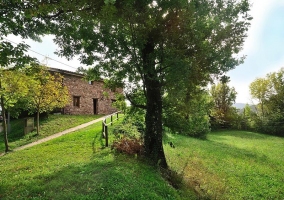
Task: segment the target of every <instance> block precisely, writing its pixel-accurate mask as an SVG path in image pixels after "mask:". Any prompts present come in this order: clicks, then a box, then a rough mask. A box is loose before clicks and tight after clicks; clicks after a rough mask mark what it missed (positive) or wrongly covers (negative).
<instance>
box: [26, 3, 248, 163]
mask: <svg viewBox="0 0 284 200" xmlns="http://www.w3.org/2000/svg"><path fill="white" fill-rule="evenodd" d="M248 11H249V3H248V1H247V0H241V1H235V0H234V1H224V0H222V1H202V2H200V1H199V0H193V1H179V0H174V1H170V2H168V1H140V0H139V1H138V0H137V1H110V0H108V1H104V0H98V1H91V0H85V1H78V2H76V5H74V4H72V3H71V4H70V3H66V2H65V1H60V2H53V1H52V2H46V3H45V4H43V3H40V2H38V3H36V2H34V4H33V6H31V7H29V8H27V9H26V10H24V12H23V13H24V15H31V14H30V13H32V14H33V15H32V16H33V18H31V19H35V21H37V22H43V24H44V25H46V27H47V29H49V33H52V34H55V35H56V39H55V42H56V43H57V45H58V46H59V48H60V49H59V51H58V52H57V53H58V55H60V56H65V57H67V58H71V57H73V56H75V55H79V56H80V60H81V62H82V63H83V64H87V65H93V64H97V63H99V64H97V65H96V66H95V67H94V71H95V74H96V76H95V77H98V76H97V75H98V74H99V76H100V77H104V78H106V79H108V80H110V82H111V83H110V85H113V84H115V85H117V84H118V85H123V86H124V87H125V88H126V93H127V97H128V98H129V100H130V102H131V103H132V104H133V105H134V106H137V107H139V108H144V109H147V112H146V115H145V118H146V126H147V128H146V131H145V139H146V138H148V140H145V143H146V147H147V148H146V149H147V152H151V153H150V154H152V155H150V154H149V156H155V155H158V154H159V152H161V151H160V149H162V144H161V141H162V140H161V139H160V138H161V137H162V128H161V127H162V120H161V118H162V103H163V102H162V99H161V98H162V95H163V94H164V92H167V91H169V90H173V89H174V88H175V89H180V88H181V89H182V90H184V89H185V88H187V87H191V86H196V85H201V86H205V85H206V83H208V81H210V79H211V76H212V75H216V76H219V75H222V74H223V73H224V72H227V71H228V70H230V69H233V68H234V67H235V66H237V65H238V64H240V63H241V62H242V61H243V58H237V57H236V56H235V54H238V53H239V51H240V49H241V48H242V44H243V41H244V38H245V37H246V31H247V28H248V26H249V21H250V20H251V17H250V16H249V15H248V13H247V12H248ZM137 99H138V100H143V101H142V102H137V101H136V100H137ZM153 116H156V117H153ZM193 121H194V120H193ZM198 121H200V119H198ZM152 142H157V144H155V145H152ZM150 148H155V149H150ZM162 157H163V158H162ZM155 159H156V160H155V162H157V161H158V160H161V159H162V160H163V161H164V162H163V163H164V164H165V158H164V156H163V153H161V155H160V157H159V158H158V157H157V158H155Z"/></svg>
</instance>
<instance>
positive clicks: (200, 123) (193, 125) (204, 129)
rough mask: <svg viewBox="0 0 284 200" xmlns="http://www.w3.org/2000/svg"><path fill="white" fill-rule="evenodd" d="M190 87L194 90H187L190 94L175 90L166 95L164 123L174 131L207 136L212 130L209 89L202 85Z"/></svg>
mask: <svg viewBox="0 0 284 200" xmlns="http://www.w3.org/2000/svg"><path fill="white" fill-rule="evenodd" d="M189 89H191V90H192V91H191V92H190V93H189V92H187V94H188V95H184V94H185V92H182V91H180V90H179V91H177V90H175V91H171V92H169V93H167V94H166V95H165V96H164V98H163V101H164V105H163V108H164V111H163V120H164V125H165V126H166V127H168V128H170V129H171V131H172V132H174V133H179V134H183V135H188V136H192V137H198V138H205V136H206V134H207V133H208V132H209V131H210V123H209V110H210V109H211V106H212V104H211V102H210V96H209V93H208V91H206V90H204V89H201V88H200V87H196V88H187V90H189ZM180 95H181V96H180Z"/></svg>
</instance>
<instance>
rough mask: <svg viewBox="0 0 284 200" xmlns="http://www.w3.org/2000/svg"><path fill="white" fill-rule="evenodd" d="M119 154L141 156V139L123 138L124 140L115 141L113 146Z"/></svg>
mask: <svg viewBox="0 0 284 200" xmlns="http://www.w3.org/2000/svg"><path fill="white" fill-rule="evenodd" d="M111 148H112V149H115V150H116V151H117V152H119V153H126V154H128V155H135V154H137V155H141V154H142V153H143V144H142V141H141V139H137V138H129V137H127V136H123V137H122V138H120V139H118V140H115V141H114V142H113V144H112V146H111Z"/></svg>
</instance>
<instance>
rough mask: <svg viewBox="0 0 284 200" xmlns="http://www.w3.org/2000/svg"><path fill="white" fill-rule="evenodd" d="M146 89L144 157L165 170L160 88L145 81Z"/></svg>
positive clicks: (156, 82)
mask: <svg viewBox="0 0 284 200" xmlns="http://www.w3.org/2000/svg"><path fill="white" fill-rule="evenodd" d="M146 89H147V105H146V107H147V109H146V116H145V122H146V132H145V136H144V145H145V156H146V157H147V158H149V159H150V161H151V162H152V163H153V164H154V165H158V166H160V167H162V168H167V167H168V165H167V161H166V157H165V153H164V148H163V129H162V96H161V86H160V83H159V82H158V81H155V80H147V79H146Z"/></svg>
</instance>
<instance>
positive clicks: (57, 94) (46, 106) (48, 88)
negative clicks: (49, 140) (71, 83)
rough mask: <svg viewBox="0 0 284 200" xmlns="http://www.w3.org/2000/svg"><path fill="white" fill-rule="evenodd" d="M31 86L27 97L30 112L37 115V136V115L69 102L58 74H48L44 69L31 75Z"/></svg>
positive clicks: (66, 90)
mask: <svg viewBox="0 0 284 200" xmlns="http://www.w3.org/2000/svg"><path fill="white" fill-rule="evenodd" d="M32 79H33V84H32V85H31V87H30V91H29V96H28V97H27V104H28V105H27V107H28V110H30V112H36V113H37V134H39V114H40V113H43V112H48V111H52V110H54V109H55V108H62V107H64V106H65V105H66V104H67V103H68V100H69V95H68V89H67V87H66V86H64V85H63V77H62V76H61V75H60V74H57V73H56V74H54V75H52V74H50V73H49V72H48V70H47V69H46V68H45V67H40V68H39V71H38V72H36V73H33V74H32Z"/></svg>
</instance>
